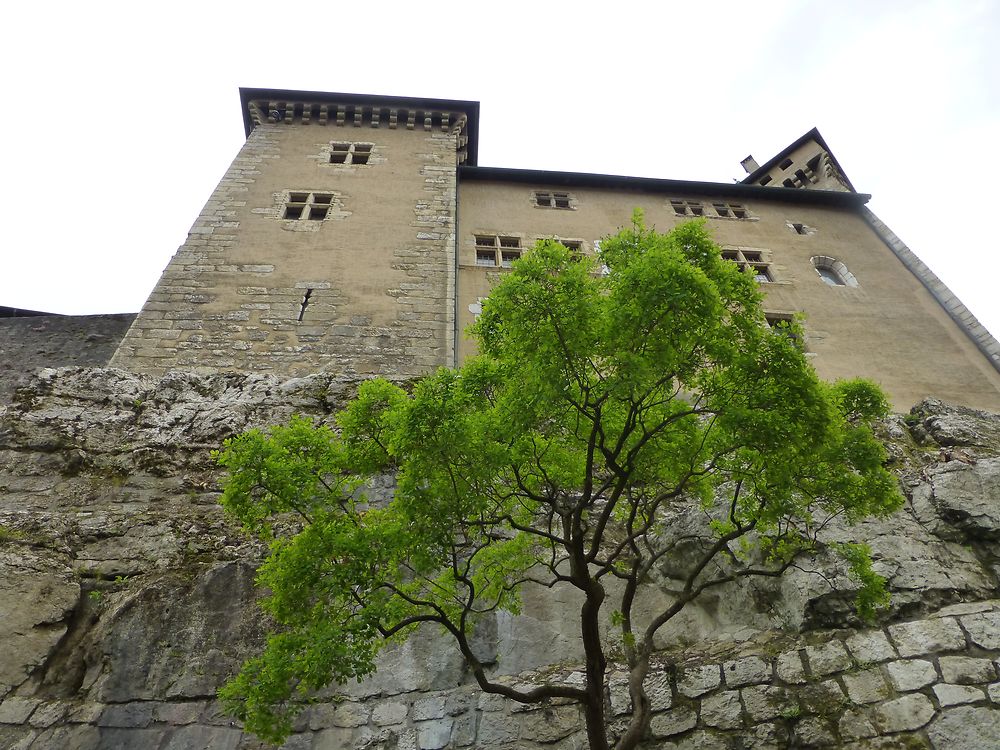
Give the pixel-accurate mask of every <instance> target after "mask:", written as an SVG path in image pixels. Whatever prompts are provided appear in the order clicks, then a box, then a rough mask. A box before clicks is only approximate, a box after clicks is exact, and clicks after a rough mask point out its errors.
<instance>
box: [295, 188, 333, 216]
mask: <svg viewBox="0 0 1000 750" xmlns="http://www.w3.org/2000/svg"><path fill="white" fill-rule="evenodd" d="M332 203H333V193H289V194H288V200H287V201H286V202H285V213H284V216H283V218H285V219H292V220H295V221H323V219H325V218H327V216H329V215H330V206H331V205H332Z"/></svg>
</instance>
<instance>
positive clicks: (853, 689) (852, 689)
mask: <svg viewBox="0 0 1000 750" xmlns="http://www.w3.org/2000/svg"><path fill="white" fill-rule="evenodd" d="M844 687H845V688H847V697H849V698H850V699H851V700H852V701H854V702H855V703H876V702H878V701H881V700H885V699H886V698H888V697H889V686H888V685H887V684H886V682H885V678H884V677H883V676H882V672H881V670H879V669H878V667H875V668H873V669H866V670H864V671H863V672H856V673H849V674H845V675H844Z"/></svg>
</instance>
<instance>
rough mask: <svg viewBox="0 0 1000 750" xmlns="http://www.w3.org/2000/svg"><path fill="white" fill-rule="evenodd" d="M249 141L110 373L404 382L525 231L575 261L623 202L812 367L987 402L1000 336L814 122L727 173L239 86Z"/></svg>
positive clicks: (445, 341) (442, 103)
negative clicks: (704, 247) (881, 213)
mask: <svg viewBox="0 0 1000 750" xmlns="http://www.w3.org/2000/svg"><path fill="white" fill-rule="evenodd" d="M240 94H241V102H242V108H243V117H244V123H245V127H246V132H247V140H246V143H245V145H244V146H243V148H242V149H241V151H240V153H239V154H238V155H237V157H236V158H235V159H234V161H233V163H232V166H231V167H230V169H229V171H228V172H227V173H226V175H225V177H224V178H223V179H222V181H221V182H220V183H219V185H218V187H217V188H216V190H215V192H214V193H213V194H212V196H211V197H210V198H209V200H208V202H207V203H206V204H205V208H204V209H203V211H202V213H201V215H200V216H199V217H198V219H197V220H196V222H195V223H194V226H193V227H192V228H191V231H190V234H189V236H188V239H187V241H186V242H185V243H184V245H183V246H182V247H181V248H180V249H179V251H178V252H177V254H176V255H175V256H174V258H173V259H172V260H171V262H170V264H169V265H168V267H167V268H166V270H165V271H164V272H163V275H162V277H161V278H160V280H159V283H158V284H157V286H156V288H155V289H154V291H153V293H152V294H151V296H150V297H149V299H148V301H147V302H146V304H145V305H144V307H143V309H142V311H141V312H140V313H139V315H138V317H137V319H136V320H135V322H134V323H133V324H132V325H131V327H130V329H129V331H128V333H127V334H126V335H125V337H124V339H123V340H122V341H121V344H120V346H119V347H118V349H117V352H116V353H115V354H114V356H113V358H112V360H111V364H112V365H115V366H120V367H123V368H126V369H132V370H136V371H141V372H150V373H162V372H165V371H167V370H169V369H172V368H178V369H184V370H191V371H196V372H214V371H223V370H237V371H255V372H270V373H274V374H284V375H300V374H305V373H308V372H317V371H320V372H344V373H356V374H359V375H365V374H386V375H402V376H408V375H416V374H420V373H424V372H428V371H429V370H431V369H433V368H435V367H438V366H441V365H454V364H456V363H459V362H461V361H462V360H463V359H464V358H465V357H466V356H468V355H469V354H470V352H471V351H472V350H473V344H472V343H471V342H470V341H469V339H468V338H467V337H466V336H465V335H464V333H463V332H464V330H465V329H466V328H467V327H468V325H469V324H470V323H472V321H473V320H474V317H475V315H476V313H477V311H478V310H479V305H480V302H481V300H482V299H483V298H484V297H485V296H487V295H488V294H489V291H490V288H491V286H492V284H494V283H495V281H496V279H497V278H498V276H499V275H500V274H503V273H505V268H507V267H509V266H510V265H511V263H512V262H513V260H514V259H516V258H517V257H518V256H519V255H520V254H521V253H522V252H525V251H526V250H527V249H528V248H530V247H531V246H532V245H533V243H534V242H535V241H536V240H538V239H539V238H543V237H555V238H558V239H559V240H560V241H562V242H563V243H564V244H565V245H567V246H569V247H570V248H571V249H573V250H576V251H578V252H580V253H588V254H589V253H594V252H595V251H596V250H597V247H598V243H599V239H600V238H601V237H602V236H605V235H607V234H609V233H612V232H614V231H615V230H616V229H617V228H618V227H620V226H622V225H623V224H625V223H627V222H628V220H629V217H630V216H631V213H632V211H633V209H634V208H637V207H638V208H641V209H642V210H643V211H644V214H645V217H646V221H647V223H648V224H650V225H652V226H655V227H657V228H658V229H661V230H664V229H668V228H669V227H670V226H672V225H673V224H675V223H677V222H681V221H687V220H690V219H692V218H698V217H701V218H703V219H704V220H705V221H706V222H707V224H708V226H709V229H710V230H711V232H712V234H713V236H714V237H715V238H716V241H717V242H718V243H719V244H720V245H721V246H722V247H723V248H724V256H725V257H727V258H729V259H731V260H732V261H733V262H734V263H738V264H739V265H740V266H741V267H745V268H750V269H752V270H753V272H754V274H755V275H756V277H757V279H758V280H759V281H760V283H761V285H762V286H763V287H764V288H765V289H766V292H767V309H768V310H769V320H771V321H772V322H775V321H780V320H781V319H785V318H789V317H791V316H793V315H796V314H802V315H803V317H804V324H805V331H806V340H805V346H806V349H807V351H808V352H809V354H810V356H811V357H812V361H813V363H814V365H815V367H816V369H817V371H818V372H819V374H820V375H821V376H822V377H825V378H829V379H833V378H838V377H849V376H865V377H869V378H872V379H874V380H876V381H878V382H880V383H881V384H882V386H883V387H884V388H885V389H886V391H887V392H888V393H889V394H890V396H891V398H892V401H893V404H894V405H895V406H896V408H899V409H902V408H908V407H909V406H910V405H912V404H913V403H915V402H916V401H918V400H919V399H920V398H922V397H924V396H927V395H933V396H936V397H939V398H941V399H944V400H946V401H951V402H956V403H962V404H965V405H968V406H973V407H977V408H985V409H994V410H997V409H1000V372H998V367H1000V344H998V342H997V341H996V340H995V339H994V338H993V337H992V336H991V335H990V334H989V332H988V331H986V330H985V328H983V327H982V326H981V325H980V324H979V323H978V321H976V319H975V318H974V317H973V316H972V315H971V313H970V312H969V311H968V310H967V309H966V308H965V307H964V306H963V305H962V303H961V302H960V301H959V300H958V299H957V298H955V297H954V295H953V294H951V292H950V291H949V290H948V289H947V288H946V287H945V286H944V284H943V283H942V282H941V281H940V280H939V279H937V277H936V276H934V274H933V273H932V272H931V271H930V270H929V269H928V268H927V267H926V266H925V265H924V264H923V263H922V262H921V261H920V260H919V259H918V258H917V257H916V256H915V255H914V254H913V253H912V252H910V250H909V249H908V248H907V247H906V246H905V245H904V244H903V243H902V242H901V241H900V240H899V239H898V238H897V237H896V236H895V235H894V234H893V233H892V232H891V231H890V230H889V229H888V228H887V227H886V226H885V225H884V224H883V223H882V222H881V221H880V220H879V219H878V218H877V217H876V216H874V214H872V213H871V211H870V210H868V209H867V208H866V206H865V204H866V202H867V200H868V197H869V196H867V195H863V194H859V193H858V192H856V191H855V189H854V187H853V186H852V184H851V182H850V180H849V179H848V178H847V176H846V175H845V174H844V171H843V170H842V169H841V167H840V165H839V163H838V162H837V159H836V158H835V157H834V155H833V153H832V152H831V150H830V149H829V148H828V146H827V144H826V142H825V141H824V140H823V138H822V136H821V135H820V134H819V132H818V131H816V130H812V131H810V132H809V133H806V134H805V135H803V136H802V137H801V138H799V139H798V140H796V141H795V142H794V143H792V144H791V145H789V146H788V147H787V148H786V149H784V150H783V151H782V152H781V153H779V154H777V155H776V156H774V157H773V158H771V159H769V160H768V161H766V162H765V163H763V164H762V165H758V164H757V163H756V162H755V161H754V160H753V158H752V157H748V158H747V159H746V160H744V167H745V169H746V171H747V172H748V174H747V176H746V178H745V179H744V180H743V181H742V182H740V183H737V184H721V183H709V182H690V181H679V180H669V179H662V180H661V179H637V178H629V177H615V176H606V175H594V174H578V173H566V172H542V171H533V170H524V169H502V168H491V167H481V166H478V165H477V147H478V119H479V105H478V103H476V102H468V101H449V100H433V99H413V98H400V97H382V96H363V95H351V94H334V93H319V92H305V91H276V90H268V89H241V92H240Z"/></svg>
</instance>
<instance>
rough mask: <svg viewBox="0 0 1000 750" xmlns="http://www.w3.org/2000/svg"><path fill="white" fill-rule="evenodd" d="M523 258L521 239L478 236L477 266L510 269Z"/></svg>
mask: <svg viewBox="0 0 1000 750" xmlns="http://www.w3.org/2000/svg"><path fill="white" fill-rule="evenodd" d="M520 257H521V238H520V237H509V236H504V235H496V234H477V235H476V265H477V266H490V267H494V268H495V267H496V266H500V267H502V268H510V267H511V266H512V265H513V264H514V261H515V260H517V259H518V258H520Z"/></svg>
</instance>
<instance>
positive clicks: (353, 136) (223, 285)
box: [112, 116, 460, 376]
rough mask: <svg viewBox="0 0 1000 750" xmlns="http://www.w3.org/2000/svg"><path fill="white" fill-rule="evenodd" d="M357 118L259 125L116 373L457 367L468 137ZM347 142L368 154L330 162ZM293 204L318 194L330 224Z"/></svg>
mask: <svg viewBox="0 0 1000 750" xmlns="http://www.w3.org/2000/svg"><path fill="white" fill-rule="evenodd" d="M438 117H440V116H438ZM361 124H362V123H360V122H357V123H355V125H356V126H357V127H355V125H350V124H348V125H344V124H343V123H341V124H339V125H338V124H334V122H333V121H332V120H331V122H330V123H329V124H328V125H322V124H317V122H316V121H312V122H311V123H307V122H302V121H296V122H295V123H294V124H292V123H284V122H282V123H267V122H265V123H262V124H260V125H258V126H257V127H256V128H255V129H254V130H253V131H252V132H251V133H250V135H249V137H248V138H247V141H246V143H245V144H244V146H243V148H242V149H241V150H240V153H239V154H238V155H237V157H236V158H235V159H234V160H233V163H232V165H231V166H230V168H229V170H228V171H227V173H226V175H225V176H224V177H223V179H222V180H221V181H220V183H219V185H218V187H217V188H216V189H215V191H214V192H213V194H212V196H211V197H210V198H209V200H208V202H207V203H206V204H205V207H204V208H203V210H202V212H201V214H200V215H199V216H198V218H197V220H196V221H195V223H194V225H193V226H192V227H191V230H190V232H189V234H188V238H187V240H186V241H185V243H184V244H183V245H182V246H181V248H180V249H179V250H178V251H177V253H176V254H175V255H174V257H173V258H172V259H171V261H170V263H169V265H168V266H167V268H166V269H165V270H164V272H163V274H162V276H161V278H160V280H159V282H158V283H157V285H156V287H155V288H154V290H153V292H152V294H151V295H150V297H149V299H148V300H147V301H146V303H145V305H143V309H142V311H141V312H140V313H139V316H138V318H137V319H136V321H135V324H134V325H133V326H132V328H131V329H130V330H129V332H128V335H127V336H126V338H125V339H124V341H123V342H122V344H121V346H120V348H119V350H118V352H117V353H116V354H115V357H114V359H113V360H112V364H114V365H115V366H119V367H128V368H129V369H132V370H139V371H143V372H152V373H163V372H165V371H166V370H168V369H171V368H180V369H188V370H194V371H200V372H218V371H222V370H239V371H244V372H275V373H281V374H283V375H286V376H289V375H297V374H305V373H309V372H317V371H335V372H340V373H344V372H347V373H369V374H370V373H379V374H384V375H397V374H403V375H416V374H423V373H426V372H429V371H431V370H433V369H434V368H436V367H439V366H442V365H448V364H452V363H453V358H454V330H455V321H454V295H455V267H454V252H455V201H456V159H457V152H458V150H459V141H460V133H459V132H458V130H457V126H452V125H446V126H442V125H441V123H440V120H437V121H435V123H434V127H432V122H431V119H430V117H429V116H428V120H427V122H426V124H425V125H424V126H423V127H415V128H413V129H407V128H406V127H405V126H403V125H401V126H400V127H399V128H396V127H395V126H394V125H393V126H392V127H390V126H389V125H387V124H385V123H383V124H381V125H380V126H378V127H376V126H375V124H372V123H371V122H370V120H366V121H365V123H364V125H365V127H364V128H363V129H362V128H361V127H360V126H361ZM341 141H343V142H354V141H358V142H362V141H363V142H365V143H366V144H367V145H370V146H371V149H372V151H371V154H370V157H369V158H368V159H367V161H366V162H365V163H364V164H353V163H346V164H342V163H331V148H332V146H331V144H332V143H334V142H341ZM295 195H298V196H299V197H300V198H302V199H303V201H304V202H303V203H302V205H306V203H305V201H306V198H305V197H304V196H309V197H308V201H314V196H316V195H321V196H323V197H324V198H325V200H327V201H329V203H328V204H322V205H324V206H328V211H324V213H323V216H324V218H323V219H322V220H309V219H307V218H306V217H305V215H303V216H301V217H300V218H289V214H288V213H287V210H286V209H287V207H289V206H290V205H291V198H292V197H293V196H295ZM310 205H313V204H310ZM312 210H313V208H309V211H310V212H311V211H312ZM309 215H312V214H309Z"/></svg>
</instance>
